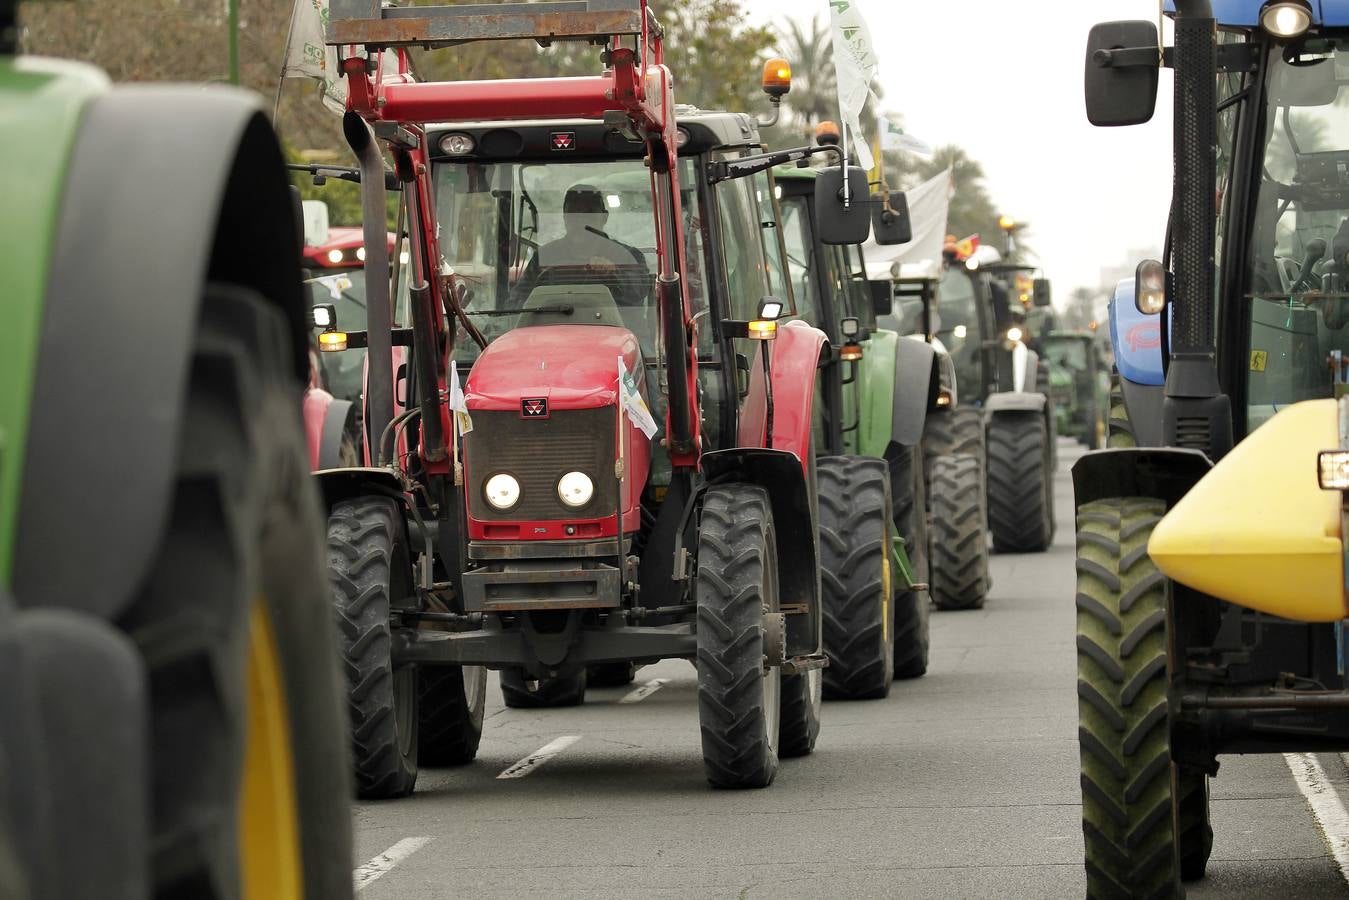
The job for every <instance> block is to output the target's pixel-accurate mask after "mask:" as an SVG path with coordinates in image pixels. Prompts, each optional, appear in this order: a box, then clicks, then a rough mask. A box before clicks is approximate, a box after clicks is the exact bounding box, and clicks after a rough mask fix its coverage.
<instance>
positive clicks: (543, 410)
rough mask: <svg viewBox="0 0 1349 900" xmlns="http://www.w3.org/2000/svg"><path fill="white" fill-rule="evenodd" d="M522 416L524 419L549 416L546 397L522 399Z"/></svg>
mask: <svg viewBox="0 0 1349 900" xmlns="http://www.w3.org/2000/svg"><path fill="white" fill-rule="evenodd" d="M520 417H521V418H524V419H546V418H548V400H547V398H546V397H529V398H526V399H524V400H521V401H520Z"/></svg>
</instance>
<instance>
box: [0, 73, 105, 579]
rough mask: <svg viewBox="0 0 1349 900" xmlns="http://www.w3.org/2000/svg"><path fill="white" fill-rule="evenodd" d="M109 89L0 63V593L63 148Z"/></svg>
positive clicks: (64, 163) (66, 156)
mask: <svg viewBox="0 0 1349 900" xmlns="http://www.w3.org/2000/svg"><path fill="white" fill-rule="evenodd" d="M107 89H108V79H107V76H105V75H104V74H103V73H102V72H100V71H99V70H97V69H95V68H93V67H91V66H86V65H83V64H81V63H73V62H64V61H58V60H52V59H42V58H38V57H19V58H14V57H0V134H4V135H5V139H4V140H2V141H0V197H4V198H5V215H4V216H0V298H3V301H0V385H4V390H0V588H8V587H11V586H12V585H11V577H12V567H13V561H14V543H15V529H16V524H15V523H16V520H17V517H18V509H19V494H20V491H19V481H20V478H21V477H22V474H23V470H24V448H25V447H26V446H27V435H28V420H29V411H30V406H31V402H32V396H33V379H34V371H35V369H36V366H37V357H38V347H39V343H40V335H41V329H42V314H43V309H44V306H45V300H46V296H47V281H48V278H49V277H50V275H51V269H52V258H53V256H54V250H55V248H54V246H53V245H54V242H55V237H56V227H57V220H58V217H59V216H60V213H61V204H62V197H63V194H64V190H65V184H66V171H67V169H68V167H69V165H70V157H71V152H72V149H73V147H74V145H75V140H76V136H77V135H78V133H79V129H80V122H81V120H82V117H83V113H84V110H85V108H86V106H87V105H88V103H89V101H90V100H91V99H92V98H94V97H96V96H98V95H100V94H102V93H104V92H105V91H106V90H107Z"/></svg>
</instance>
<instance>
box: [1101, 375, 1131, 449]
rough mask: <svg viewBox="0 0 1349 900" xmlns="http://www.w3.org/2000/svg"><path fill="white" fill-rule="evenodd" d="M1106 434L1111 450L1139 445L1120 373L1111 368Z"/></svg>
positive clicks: (1107, 444) (1107, 443)
mask: <svg viewBox="0 0 1349 900" xmlns="http://www.w3.org/2000/svg"><path fill="white" fill-rule="evenodd" d="M1107 424H1108V426H1109V429H1108V432H1107V434H1106V446H1107V447H1109V448H1110V449H1111V450H1127V449H1129V448H1131V447H1137V446H1138V439H1137V438H1136V437H1135V436H1134V427H1133V425H1131V424H1130V423H1129V411H1128V409H1126V408H1125V406H1124V390H1123V389H1122V388H1121V387H1120V374H1119V371H1118V370H1116V369H1111V370H1110V420H1109V422H1108V423H1107Z"/></svg>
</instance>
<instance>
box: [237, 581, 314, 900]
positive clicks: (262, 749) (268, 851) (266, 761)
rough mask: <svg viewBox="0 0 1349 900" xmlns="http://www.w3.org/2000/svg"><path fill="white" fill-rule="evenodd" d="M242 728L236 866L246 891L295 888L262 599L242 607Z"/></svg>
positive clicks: (282, 893)
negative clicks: (245, 622) (245, 634)
mask: <svg viewBox="0 0 1349 900" xmlns="http://www.w3.org/2000/svg"><path fill="white" fill-rule="evenodd" d="M245 665H246V676H245V677H246V679H247V684H246V685H245V695H246V699H245V702H246V714H245V722H246V732H247V736H246V738H245V742H244V760H243V762H244V769H243V779H242V782H241V785H240V803H239V869H240V876H241V880H242V888H243V896H245V897H276V898H280V900H291V898H299V897H300V896H302V893H303V891H302V885H303V876H302V872H303V870H304V869H303V862H302V857H301V852H300V828H299V812H298V808H297V804H296V799H295V769H294V766H295V763H294V758H293V756H292V755H291V737H290V717H289V715H288V713H287V709H286V696H285V683H284V678H283V675H282V667H281V659H280V655H279V654H278V652H277V648H276V636H275V635H274V634H273V633H272V625H271V617H270V616H269V615H268V613H267V607H266V601H265V600H264V599H263V598H261V597H259V598H257V599H256V600H254V602H253V607H252V610H251V611H250V613H249V642H248V658H247V660H246V663H245Z"/></svg>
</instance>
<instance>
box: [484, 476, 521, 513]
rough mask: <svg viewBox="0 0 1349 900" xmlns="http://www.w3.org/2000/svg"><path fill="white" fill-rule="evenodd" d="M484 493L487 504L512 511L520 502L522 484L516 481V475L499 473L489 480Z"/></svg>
mask: <svg viewBox="0 0 1349 900" xmlns="http://www.w3.org/2000/svg"><path fill="white" fill-rule="evenodd" d="M482 492H483V494H484V495H485V496H486V497H487V502H488V503H490V504H492V506H494V507H496V508H497V509H510V508H511V507H512V506H514V505H515V504H517V503H519V502H520V482H519V481H516V480H515V476H514V475H507V474H506V473H505V472H498V473H497V474H496V475H493V476H492V477H491V478H489V479H487V484H485V485H483V489H482Z"/></svg>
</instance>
